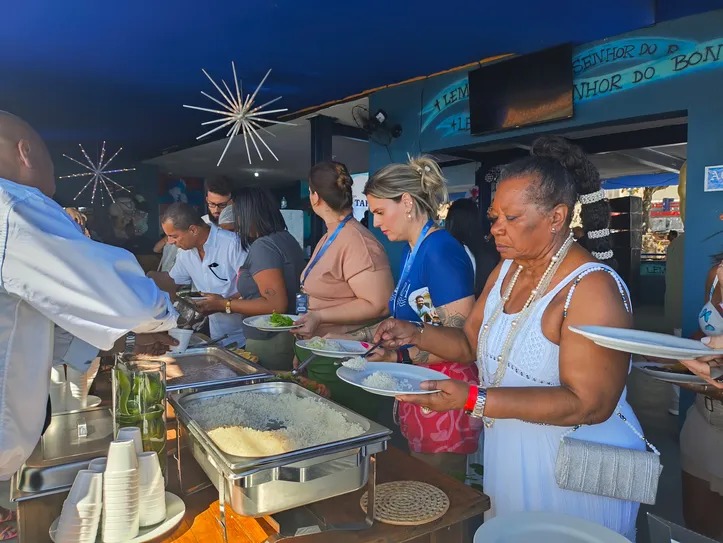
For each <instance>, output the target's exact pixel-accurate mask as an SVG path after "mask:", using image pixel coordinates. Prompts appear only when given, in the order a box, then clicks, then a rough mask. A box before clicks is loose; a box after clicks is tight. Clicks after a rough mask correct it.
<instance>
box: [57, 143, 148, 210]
mask: <svg viewBox="0 0 723 543" xmlns="http://www.w3.org/2000/svg"><path fill="white" fill-rule="evenodd" d="M78 147H80V150H81V152H82V153H83V157H84V158H85V160H86V162H87V164H85V163H83V162H81V161H79V160H76V159H74V158H73V157H72V156H68V155H63V156H64V157H65V158H67V159H68V160H72V161H73V162H75V163H76V164H80V165H81V166H83V168H85V169H86V170H88V171H87V172H82V173H74V174H72V175H61V176H59V177H58V179H71V178H74V177H90V181H88V182H87V183H86V184H85V186H84V187H83V188H82V189H80V192H78V194H76V195H75V198H73V201H75V200H77V199H78V198H79V197H80V195H81V194H83V193H84V192H85V189H87V188H88V187H90V186H91V185H93V189H92V190H93V192H92V194H91V197H90V203H91V204H92V203H94V202H95V195H96V193H98V192H99V193H100V201H101V205H105V198H104V196H103V189H105V192H107V193H108V196H109V197H110V201H111V202H113V203H115V199H114V198H113V194H112V193H111V189H110V186H109V183H110V185H111V186H114V187H115V188H116V189H117V190H124V191H126V192H130V190H128V189H127V188H126V187H124V186H123V185H121V184H119V183H116V182H115V181H113V180H112V179H111V178H110V177H108V175H109V174H112V173H120V172H132V171H135V168H121V169H118V170H108V169H107V168H108V165H109V164H110V163H111V162H112V161H113V159H114V158H115V157H117V156H118V153H120V152H121V151H122V150H123V147H120V148H119V149H118V150H117V151H116V152H115V154H114V155H113V156H112V157H110V158H109V159H108V160H107V161H106V162H103V161H104V160H105V142H103V146H102V148H101V151H100V158H98V162H95V163H94V162H93V161H92V160H91V159H90V157H89V156H88V153H86V152H85V149H83V146H82V145H80V144H78ZM98 185H101V186H102V188H101V190H100V191H99V190H98Z"/></svg>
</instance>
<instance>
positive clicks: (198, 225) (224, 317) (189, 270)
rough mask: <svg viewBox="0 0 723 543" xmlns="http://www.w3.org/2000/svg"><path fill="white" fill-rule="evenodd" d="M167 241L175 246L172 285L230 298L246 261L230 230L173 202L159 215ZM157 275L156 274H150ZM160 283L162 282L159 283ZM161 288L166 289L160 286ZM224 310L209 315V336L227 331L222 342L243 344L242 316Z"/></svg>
mask: <svg viewBox="0 0 723 543" xmlns="http://www.w3.org/2000/svg"><path fill="white" fill-rule="evenodd" d="M161 227H162V228H163V231H164V232H165V233H166V236H168V243H170V244H173V245H176V246H178V249H179V251H178V255H177V256H176V263H175V264H174V266H173V268H172V269H171V271H170V272H169V275H170V277H171V278H172V279H173V281H174V282H175V284H176V285H187V284H190V283H193V285H194V286H195V288H197V289H198V290H199V291H200V292H206V293H210V294H219V295H221V296H223V297H224V298H226V300H230V299H231V298H233V297H234V296H236V295H237V292H238V291H237V290H236V281H237V277H238V271H239V269H240V268H241V266H242V265H243V263H244V261H245V260H246V254H247V253H246V251H244V250H243V249H242V248H241V242H240V241H239V239H238V236H237V235H236V234H235V233H234V232H229V231H227V230H223V229H221V228H219V227H218V226H216V225H214V224H211V225H208V224H206V222H205V221H204V220H203V219H202V218H201V214H200V213H199V212H198V211H197V210H196V209H195V208H194V207H191V206H190V205H188V204H184V203H180V202H179V203H175V204H171V206H170V207H169V208H168V209H167V210H166V212H165V213H164V214H163V217H162V218H161ZM150 275H151V276H152V277H157V275H156V274H150ZM161 281H163V279H161ZM160 284H163V283H162V282H161V283H160ZM164 288H166V287H165V286H164ZM227 307H228V312H224V313H214V314H212V315H210V316H209V318H208V320H209V324H210V327H211V339H217V338H220V337H222V336H225V335H226V334H228V338H227V339H225V340H223V341H222V343H223V344H224V345H228V344H230V343H236V344H238V346H239V347H243V346H244V345H246V338H245V337H244V334H243V320H244V317H243V315H239V314H238V313H231V311H230V305H229V304H227Z"/></svg>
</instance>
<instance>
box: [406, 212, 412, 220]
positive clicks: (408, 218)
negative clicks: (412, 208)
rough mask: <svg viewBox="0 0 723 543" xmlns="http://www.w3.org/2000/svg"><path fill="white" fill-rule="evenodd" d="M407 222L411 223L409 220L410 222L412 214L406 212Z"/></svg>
mask: <svg viewBox="0 0 723 543" xmlns="http://www.w3.org/2000/svg"><path fill="white" fill-rule="evenodd" d="M407 220H408V221H411V220H412V214H411V213H409V212H407Z"/></svg>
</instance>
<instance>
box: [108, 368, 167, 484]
mask: <svg viewBox="0 0 723 543" xmlns="http://www.w3.org/2000/svg"><path fill="white" fill-rule="evenodd" d="M165 416H166V364H165V363H164V362H160V361H157V360H134V361H126V360H124V359H122V358H118V359H117V360H116V364H115V367H114V368H113V425H114V431H115V434H116V435H117V433H118V430H119V429H120V428H125V427H128V426H136V427H138V428H140V429H141V436H142V439H143V450H144V451H155V452H157V453H158V459H159V460H160V462H161V469H162V470H163V475H164V476H165V475H166V460H167V458H166V455H167V450H166V419H165Z"/></svg>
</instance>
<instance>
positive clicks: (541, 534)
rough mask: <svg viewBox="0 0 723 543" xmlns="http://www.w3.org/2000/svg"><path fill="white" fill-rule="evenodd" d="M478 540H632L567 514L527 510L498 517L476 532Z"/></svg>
mask: <svg viewBox="0 0 723 543" xmlns="http://www.w3.org/2000/svg"><path fill="white" fill-rule="evenodd" d="M474 543H629V541H628V540H627V539H626V538H624V537H623V536H621V535H620V534H618V533H616V532H613V531H612V530H610V529H608V528H606V527H605V526H602V525H600V524H595V523H593V522H590V521H587V520H583V519H580V518H576V517H569V516H567V515H558V514H556V513H547V512H543V511H540V512H537V511H535V512H532V511H530V512H524V513H516V514H511V515H504V516H501V517H495V518H493V519H492V520H489V521H485V523H484V524H483V525H482V526H481V527H480V529H479V530H477V533H475V534H474Z"/></svg>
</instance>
